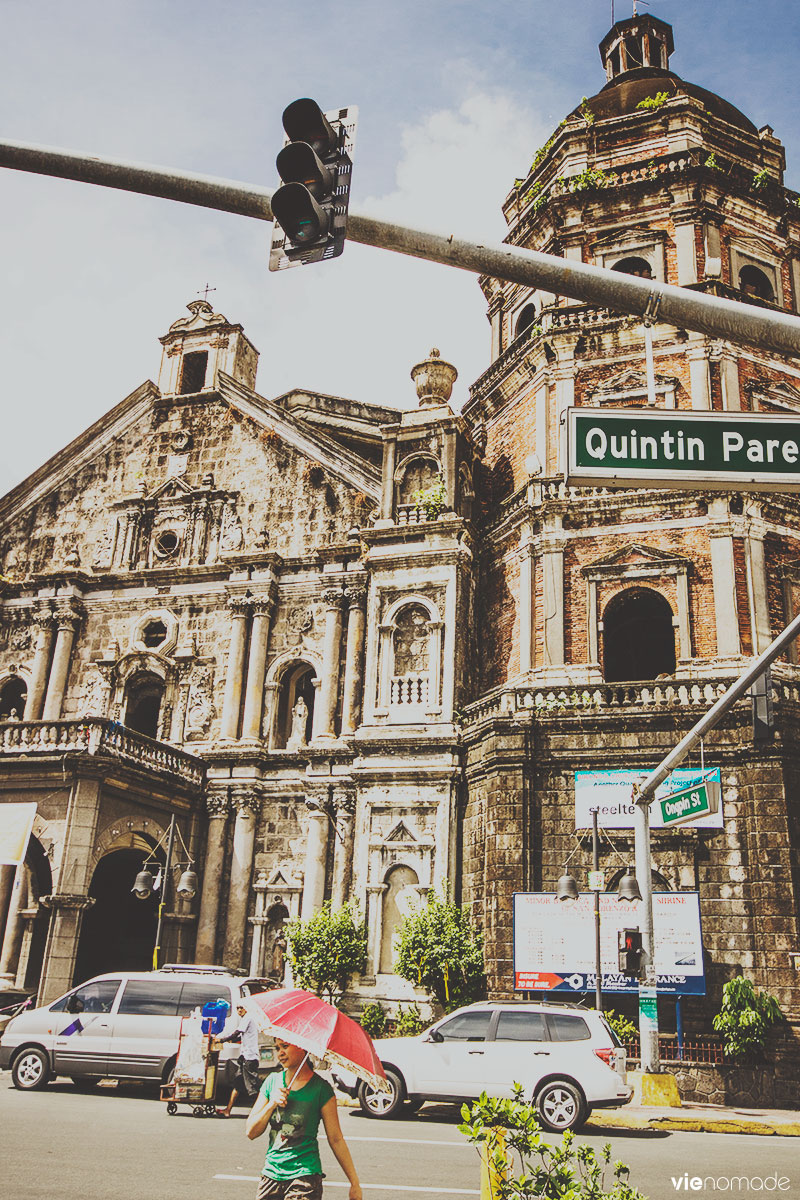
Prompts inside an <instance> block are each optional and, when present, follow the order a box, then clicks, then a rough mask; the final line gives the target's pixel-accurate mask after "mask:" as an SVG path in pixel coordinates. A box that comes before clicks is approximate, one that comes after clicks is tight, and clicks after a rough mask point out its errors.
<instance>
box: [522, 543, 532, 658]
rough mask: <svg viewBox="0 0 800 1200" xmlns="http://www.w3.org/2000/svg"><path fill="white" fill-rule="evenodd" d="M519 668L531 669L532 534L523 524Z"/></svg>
mask: <svg viewBox="0 0 800 1200" xmlns="http://www.w3.org/2000/svg"><path fill="white" fill-rule="evenodd" d="M519 669H520V671H521V672H522V673H523V674H525V673H527V672H528V671H532V670H533V534H532V531H531V529H530V527H529V526H525V527H524V528H523V531H522V535H521V537H520V547H519Z"/></svg>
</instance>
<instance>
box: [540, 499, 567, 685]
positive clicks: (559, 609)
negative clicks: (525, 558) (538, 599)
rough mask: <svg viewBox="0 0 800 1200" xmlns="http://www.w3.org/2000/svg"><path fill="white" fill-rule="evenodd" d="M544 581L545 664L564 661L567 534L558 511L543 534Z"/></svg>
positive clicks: (556, 663) (550, 519) (549, 520)
mask: <svg viewBox="0 0 800 1200" xmlns="http://www.w3.org/2000/svg"><path fill="white" fill-rule="evenodd" d="M542 584H543V594H544V663H545V666H546V667H559V666H562V665H563V663H564V533H563V529H562V518H561V516H560V515H558V514H555V515H553V516H552V517H550V518H549V519H548V521H547V525H546V528H545V530H544V532H543V534H542Z"/></svg>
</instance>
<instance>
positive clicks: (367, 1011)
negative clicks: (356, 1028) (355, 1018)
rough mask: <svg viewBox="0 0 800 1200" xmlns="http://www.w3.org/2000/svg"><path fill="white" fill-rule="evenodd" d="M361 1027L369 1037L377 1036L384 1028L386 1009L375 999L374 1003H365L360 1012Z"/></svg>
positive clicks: (379, 1035) (380, 1034)
mask: <svg viewBox="0 0 800 1200" xmlns="http://www.w3.org/2000/svg"><path fill="white" fill-rule="evenodd" d="M361 1028H362V1029H365V1030H366V1032H367V1033H368V1034H369V1036H370V1037H374V1038H379V1037H381V1036H382V1034H383V1032H384V1030H385V1029H386V1009H385V1008H384V1007H383V1005H382V1004H381V1003H380V1001H378V1000H376V1001H375V1003H374V1004H365V1005H364V1009H363V1011H362V1013H361Z"/></svg>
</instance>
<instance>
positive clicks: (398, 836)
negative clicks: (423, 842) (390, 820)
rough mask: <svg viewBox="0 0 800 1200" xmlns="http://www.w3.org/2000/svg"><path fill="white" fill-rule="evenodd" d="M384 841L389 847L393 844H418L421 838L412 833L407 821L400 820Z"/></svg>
mask: <svg viewBox="0 0 800 1200" xmlns="http://www.w3.org/2000/svg"><path fill="white" fill-rule="evenodd" d="M383 841H384V844H386V845H388V844H391V843H392V842H418V841H419V838H418V837H417V835H416V834H414V833H412V832H411V830H410V829H409V828H408V826H407V825H406V823H405V821H403V820H400V821H397V823H396V824H395V825H393V826H392V828H391V829H390V830H389V832H388V833H387V835H386V837H385V838H384V839H383Z"/></svg>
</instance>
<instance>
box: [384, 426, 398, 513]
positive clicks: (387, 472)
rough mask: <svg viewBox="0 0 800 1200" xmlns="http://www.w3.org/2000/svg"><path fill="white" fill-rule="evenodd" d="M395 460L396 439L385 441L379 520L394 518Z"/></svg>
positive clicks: (391, 438)
mask: <svg viewBox="0 0 800 1200" xmlns="http://www.w3.org/2000/svg"><path fill="white" fill-rule="evenodd" d="M396 458H397V438H396V437H390V438H387V439H386V442H385V443H384V447H383V477H382V481H381V520H383V521H391V520H392V519H393V516H394V468H395V461H396Z"/></svg>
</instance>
